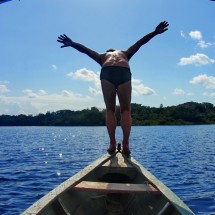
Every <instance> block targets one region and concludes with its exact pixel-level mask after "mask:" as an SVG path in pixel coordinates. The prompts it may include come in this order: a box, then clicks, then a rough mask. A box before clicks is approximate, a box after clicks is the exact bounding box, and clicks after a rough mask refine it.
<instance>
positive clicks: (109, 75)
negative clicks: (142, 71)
mask: <svg viewBox="0 0 215 215" xmlns="http://www.w3.org/2000/svg"><path fill="white" fill-rule="evenodd" d="M100 80H106V81H108V82H110V83H112V84H113V85H114V86H115V88H116V89H117V88H118V86H119V85H121V84H124V83H125V82H127V81H130V80H131V71H130V69H129V68H128V67H122V66H106V67H103V68H102V69H101V73H100Z"/></svg>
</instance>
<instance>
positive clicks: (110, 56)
mask: <svg viewBox="0 0 215 215" xmlns="http://www.w3.org/2000/svg"><path fill="white" fill-rule="evenodd" d="M106 66H122V67H128V68H129V63H128V58H127V56H126V54H125V53H124V52H123V51H119V50H115V51H112V52H105V53H104V54H102V67H106Z"/></svg>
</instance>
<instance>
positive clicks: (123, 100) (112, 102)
mask: <svg viewBox="0 0 215 215" xmlns="http://www.w3.org/2000/svg"><path fill="white" fill-rule="evenodd" d="M168 26H169V24H168V22H166V21H163V22H161V23H160V24H159V25H158V26H157V27H156V28H155V30H154V31H152V32H151V33H149V34H147V35H145V36H144V37H142V38H141V39H140V40H138V41H137V42H136V43H134V44H133V45H132V46H131V47H129V48H128V49H127V50H115V49H109V50H107V51H106V52H104V53H98V52H96V51H93V50H92V49H89V48H88V47H86V46H84V45H82V44H80V43H77V42H74V41H73V40H71V39H70V38H69V37H68V36H67V35H65V34H63V35H60V36H59V37H58V40H57V41H58V42H59V43H62V44H63V45H62V46H61V48H65V47H72V48H74V49H76V50H78V51H79V52H82V53H84V54H86V55H88V56H89V57H90V58H92V59H93V60H94V61H96V62H97V63H98V64H99V65H100V66H101V67H102V68H104V67H107V66H115V67H116V69H117V67H128V68H130V66H129V60H130V59H131V58H132V57H133V55H134V54H135V53H136V52H137V51H138V50H139V49H140V47H141V46H143V45H144V44H146V43H147V42H149V41H150V40H151V39H152V38H153V37H155V36H157V35H159V34H162V33H164V32H165V31H167V30H168V28H167V27H168ZM116 73H117V72H116ZM101 87H102V92H103V97H104V102H105V105H106V126H107V130H108V134H109V137H110V146H109V148H108V152H109V153H111V152H114V151H115V150H116V138H115V131H116V124H117V121H116V117H115V112H116V96H118V99H119V103H120V113H121V126H122V131H123V141H122V145H123V150H122V153H124V154H130V153H131V152H130V149H129V136H130V131H131V125H132V119H131V107H130V106H131V81H128V82H126V83H123V84H121V85H119V86H118V88H117V89H115V86H114V85H113V84H112V83H110V82H108V81H106V80H101Z"/></svg>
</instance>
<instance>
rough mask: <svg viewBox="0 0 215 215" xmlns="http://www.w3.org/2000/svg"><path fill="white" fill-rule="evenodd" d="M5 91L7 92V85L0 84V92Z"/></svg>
mask: <svg viewBox="0 0 215 215" xmlns="http://www.w3.org/2000/svg"><path fill="white" fill-rule="evenodd" d="M7 92H9V90H8V88H7V86H6V85H5V84H0V93H1V94H3V93H7Z"/></svg>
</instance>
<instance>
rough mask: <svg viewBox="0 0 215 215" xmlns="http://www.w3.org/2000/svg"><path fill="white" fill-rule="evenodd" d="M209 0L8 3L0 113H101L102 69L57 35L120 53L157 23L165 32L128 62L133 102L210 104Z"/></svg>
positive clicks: (0, 48)
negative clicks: (162, 24)
mask: <svg viewBox="0 0 215 215" xmlns="http://www.w3.org/2000/svg"><path fill="white" fill-rule="evenodd" d="M214 11H215V2H212V1H209V0H198V1H197V0H189V1H188V0H181V1H176V0H175V1H173V0H132V1H131V0H130V1H129V0H102V1H101V0H20V1H18V0H12V1H9V2H6V3H3V4H0V16H1V19H0V38H1V39H0V114H10V115H17V114H33V115H36V114H38V113H46V112H47V111H51V112H52V111H57V110H62V109H71V110H80V109H84V108H90V107H93V106H96V107H98V108H104V102H103V97H102V94H101V88H100V82H99V72H100V66H99V65H98V64H97V63H95V62H94V61H93V60H92V59H90V58H89V57H88V56H86V55H84V54H82V53H79V52H78V51H76V50H75V49H72V48H63V49H61V48H60V45H61V44H59V43H58V42H57V37H58V36H59V35H60V34H67V35H68V36H69V37H70V38H71V39H72V40H74V41H76V42H79V43H82V44H84V45H85V46H87V47H89V48H91V49H93V50H95V51H97V52H99V53H102V52H104V51H105V50H107V49H108V48H116V49H122V50H126V49H127V48H128V47H130V46H131V45H133V43H135V42H136V41H137V40H138V39H140V38H141V37H143V36H144V35H145V34H148V33H149V32H151V31H153V30H154V28H155V27H156V26H157V25H158V24H159V23H160V22H161V21H164V20H166V21H168V22H169V24H170V25H169V30H168V31H167V32H165V33H164V34H161V35H158V36H156V37H155V38H153V39H152V40H151V41H150V42H148V43H147V44H146V45H144V46H142V47H141V49H140V50H139V51H138V53H137V54H136V55H135V56H133V58H132V59H131V61H130V66H131V70H132V77H133V80H132V83H133V92H132V102H133V103H138V104H142V105H146V106H151V107H159V106H160V104H163V106H164V107H166V106H172V105H178V104H181V103H185V102H189V101H194V102H210V103H212V104H215V51H214V50H215V28H214V26H213V21H214V20H215V13H214Z"/></svg>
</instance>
